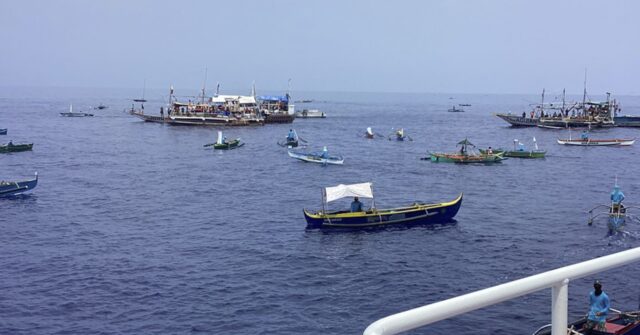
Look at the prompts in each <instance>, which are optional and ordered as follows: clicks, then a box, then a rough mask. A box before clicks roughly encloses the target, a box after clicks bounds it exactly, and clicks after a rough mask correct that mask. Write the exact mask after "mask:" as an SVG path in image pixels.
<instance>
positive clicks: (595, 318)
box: [585, 280, 609, 331]
mask: <svg viewBox="0 0 640 335" xmlns="http://www.w3.org/2000/svg"><path fill="white" fill-rule="evenodd" d="M608 313H609V296H608V295H607V294H606V293H604V292H603V291H602V284H600V281H599V280H596V282H595V283H593V291H592V292H591V294H589V314H588V316H587V323H586V325H585V329H589V330H591V329H593V330H599V331H604V330H605V323H606V321H607V314H608Z"/></svg>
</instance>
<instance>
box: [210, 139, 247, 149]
mask: <svg viewBox="0 0 640 335" xmlns="http://www.w3.org/2000/svg"><path fill="white" fill-rule="evenodd" d="M243 145H244V143H242V142H240V141H239V140H233V141H230V142H227V143H223V144H218V143H216V144H214V145H213V148H214V149H216V150H231V149H235V148H239V147H241V146H243Z"/></svg>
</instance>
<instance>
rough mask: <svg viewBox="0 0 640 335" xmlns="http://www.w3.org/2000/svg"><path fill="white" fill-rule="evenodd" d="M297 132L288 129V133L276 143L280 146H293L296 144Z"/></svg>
mask: <svg viewBox="0 0 640 335" xmlns="http://www.w3.org/2000/svg"><path fill="white" fill-rule="evenodd" d="M298 144H299V143H298V133H297V132H296V131H295V130H293V129H290V130H289V134H287V137H286V138H285V139H284V141H282V142H278V145H280V146H281V147H287V148H288V147H292V148H295V147H297V146H298Z"/></svg>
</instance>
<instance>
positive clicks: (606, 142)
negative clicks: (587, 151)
mask: <svg viewBox="0 0 640 335" xmlns="http://www.w3.org/2000/svg"><path fill="white" fill-rule="evenodd" d="M635 141H636V139H635V138H633V139H617V138H614V139H603V140H599V139H591V138H587V139H568V140H562V139H558V144H564V145H579V146H611V145H617V146H625V145H633V143H635Z"/></svg>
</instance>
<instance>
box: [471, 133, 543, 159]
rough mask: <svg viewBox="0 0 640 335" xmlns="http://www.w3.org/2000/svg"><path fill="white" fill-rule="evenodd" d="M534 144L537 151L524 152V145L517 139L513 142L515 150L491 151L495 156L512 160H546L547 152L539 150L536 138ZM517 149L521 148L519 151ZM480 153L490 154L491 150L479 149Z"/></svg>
mask: <svg viewBox="0 0 640 335" xmlns="http://www.w3.org/2000/svg"><path fill="white" fill-rule="evenodd" d="M533 143H534V144H535V146H536V149H535V150H524V145H523V144H522V143H520V141H518V140H517V139H514V140H513V150H505V149H495V150H491V153H493V154H502V155H503V156H504V157H512V158H544V156H545V155H546V154H547V152H546V151H545V150H540V149H538V142H536V138H535V137H534V138H533ZM517 147H520V149H518V148H517ZM479 150H480V153H483V154H489V150H485V149H479Z"/></svg>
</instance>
